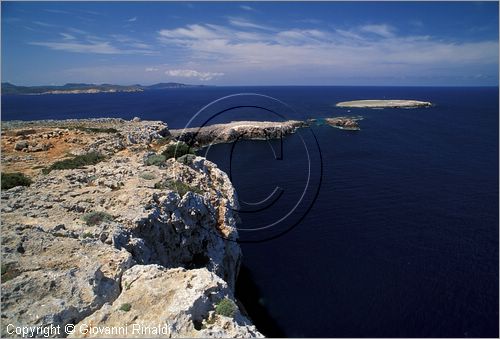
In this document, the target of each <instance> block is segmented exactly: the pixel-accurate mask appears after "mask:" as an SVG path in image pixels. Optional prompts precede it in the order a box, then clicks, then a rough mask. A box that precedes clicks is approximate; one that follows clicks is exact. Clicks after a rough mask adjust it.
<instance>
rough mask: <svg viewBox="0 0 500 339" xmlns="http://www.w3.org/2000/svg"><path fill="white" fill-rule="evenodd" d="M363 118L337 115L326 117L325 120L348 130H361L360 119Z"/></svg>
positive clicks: (331, 124)
mask: <svg viewBox="0 0 500 339" xmlns="http://www.w3.org/2000/svg"><path fill="white" fill-rule="evenodd" d="M359 120H363V118H362V117H336V118H325V122H326V123H327V124H328V125H330V126H332V127H335V128H339V129H344V130H348V131H359V130H360V128H359V124H358V121H359Z"/></svg>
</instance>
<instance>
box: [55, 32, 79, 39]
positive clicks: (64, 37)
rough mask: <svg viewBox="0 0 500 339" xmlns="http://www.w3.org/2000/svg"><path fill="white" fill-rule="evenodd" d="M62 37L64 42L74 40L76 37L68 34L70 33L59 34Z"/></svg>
mask: <svg viewBox="0 0 500 339" xmlns="http://www.w3.org/2000/svg"><path fill="white" fill-rule="evenodd" d="M59 34H60V35H61V36H62V37H63V40H74V39H75V37H74V36H73V35H71V34H68V33H59Z"/></svg>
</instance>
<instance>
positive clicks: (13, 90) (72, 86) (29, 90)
mask: <svg viewBox="0 0 500 339" xmlns="http://www.w3.org/2000/svg"><path fill="white" fill-rule="evenodd" d="M188 87H205V85H189V84H182V83H178V82H165V83H157V84H154V85H149V86H144V85H138V84H137V85H130V86H123V85H112V84H100V85H97V84H85V83H69V84H65V85H62V86H16V85H13V84H11V83H9V82H2V95H4V94H15V95H44V94H96V93H118V92H143V91H147V90H155V89H168V88H188Z"/></svg>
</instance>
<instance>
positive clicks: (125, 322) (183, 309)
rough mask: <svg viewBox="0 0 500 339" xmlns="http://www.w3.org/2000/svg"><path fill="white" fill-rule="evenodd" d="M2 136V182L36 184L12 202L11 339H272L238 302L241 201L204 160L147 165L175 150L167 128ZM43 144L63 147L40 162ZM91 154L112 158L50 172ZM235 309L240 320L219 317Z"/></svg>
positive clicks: (5, 295)
mask: <svg viewBox="0 0 500 339" xmlns="http://www.w3.org/2000/svg"><path fill="white" fill-rule="evenodd" d="M28 126H29V128H30V131H29V133H26V131H27V127H28ZM75 126H76V127H77V128H75ZM3 127H5V126H3ZM111 129H114V130H111ZM2 132H3V133H2V171H7V172H8V171H14V170H16V171H22V172H25V173H27V174H29V175H30V176H31V177H32V179H33V183H32V184H31V185H30V186H29V187H22V186H17V187H14V188H11V189H7V190H2V194H1V212H2V319H1V320H2V323H1V335H2V337H11V336H14V335H13V334H12V333H11V331H9V330H8V329H7V325H8V324H12V325H13V326H40V327H41V328H42V327H48V326H51V325H52V326H57V325H59V326H61V333H60V335H59V336H66V335H67V334H69V335H71V336H93V337H102V336H105V337H109V336H115V335H113V334H110V333H102V332H99V329H101V330H102V329H105V328H118V327H120V326H122V327H123V326H125V327H127V326H128V327H129V328H130V331H129V332H127V333H126V334H125V335H124V333H121V334H116V336H118V337H123V336H139V337H141V336H143V337H151V336H156V335H155V334H154V333H151V332H144V333H135V332H134V333H133V332H132V331H133V329H134V326H135V325H137V324H139V325H140V326H142V327H141V328H143V329H147V328H156V327H158V328H160V327H161V328H164V329H165V330H166V332H167V333H159V334H158V335H159V336H172V337H209V336H211V337H254V336H262V335H261V334H260V333H259V332H258V331H257V329H256V328H255V327H254V326H253V325H252V324H251V322H250V320H249V319H248V318H247V317H246V316H244V315H243V314H242V313H241V312H240V311H239V308H238V307H237V306H236V305H237V301H236V300H235V298H234V285H235V281H236V277H237V274H238V269H239V265H240V261H241V250H240V247H239V246H238V244H237V242H235V241H234V240H236V239H237V237H238V233H237V231H236V228H235V225H236V219H237V216H236V215H235V213H234V212H233V209H234V208H236V207H237V199H236V192H235V190H234V188H233V186H232V184H231V182H230V181H229V178H228V176H227V175H226V174H225V173H224V172H222V171H221V170H219V169H218V168H217V166H216V165H215V164H213V163H212V162H210V161H208V160H206V159H204V158H201V157H196V156H189V157H184V158H183V159H182V161H180V160H175V159H173V158H172V159H169V160H167V161H165V162H164V163H162V164H161V166H154V165H147V164H145V163H144V155H145V154H146V153H147V152H150V151H151V150H155V149H158V148H159V147H161V145H160V143H165V142H169V141H168V137H169V133H168V129H167V126H166V125H165V124H163V123H161V122H144V121H138V119H136V120H135V121H132V122H126V121H123V120H116V119H115V120H106V119H105V120H103V121H97V120H87V121H74V120H73V121H65V122H54V121H52V122H43V123H42V122H39V123H32V124H31V125H30V124H23V123H19V124H18V125H16V124H15V123H14V124H10V125H7V129H4V130H3V131H2ZM20 142H25V143H26V144H28V146H26V147H20V146H17V145H18V144H19V143H20ZM40 142H45V143H47V144H48V143H50V144H51V145H52V146H50V147H47V148H45V149H41V150H39V151H36V152H33V153H30V152H29V147H30V145H32V144H36V143H40ZM23 145H24V143H23ZM88 152H96V153H99V154H103V155H104V156H105V158H103V159H104V160H103V161H100V162H98V163H96V164H93V165H88V166H82V168H77V169H53V170H51V171H50V172H49V173H48V174H42V173H41V172H40V167H44V166H45V167H46V166H48V165H49V164H50V163H53V162H55V161H57V160H61V159H64V158H65V157H67V156H68V155H71V154H73V155H76V154H84V153H88ZM26 154H29V155H26ZM26 157H30V158H28V159H26ZM19 159H21V163H22V164H19ZM23 160H24V161H23ZM162 183H167V185H165V184H162ZM226 300H228V301H229V302H230V303H232V305H234V306H235V307H234V311H233V312H230V314H225V313H223V312H217V311H216V308H217V305H219V304H220V303H221V302H223V301H226ZM66 325H70V328H74V332H72V333H65V331H64V330H63V328H64V326H66ZM71 325H75V326H74V327H71ZM10 329H11V330H12V327H10ZM89 329H94V330H95V332H91V331H89ZM51 336H57V335H51Z"/></svg>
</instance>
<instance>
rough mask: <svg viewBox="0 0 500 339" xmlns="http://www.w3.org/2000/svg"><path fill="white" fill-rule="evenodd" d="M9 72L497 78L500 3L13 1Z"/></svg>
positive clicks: (145, 78)
mask: <svg viewBox="0 0 500 339" xmlns="http://www.w3.org/2000/svg"><path fill="white" fill-rule="evenodd" d="M2 81H9V82H12V83H14V84H19V85H41V84H58V85H59V84H64V83H67V82H88V83H115V84H135V83H140V84H152V83H156V82H169V81H174V82H183V83H191V84H207V85H418V86H420V85H424V86H425V85H431V86H433V85H455V86H462V85H498V3H497V2H274V3H262V2H216V3H201V2H192V3H188V2H146V3H139V2H2Z"/></svg>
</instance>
